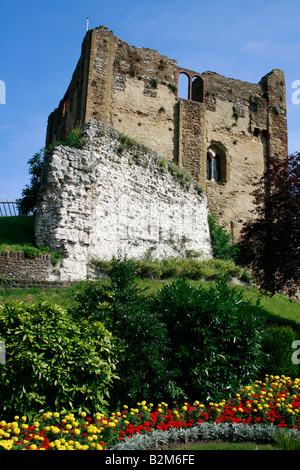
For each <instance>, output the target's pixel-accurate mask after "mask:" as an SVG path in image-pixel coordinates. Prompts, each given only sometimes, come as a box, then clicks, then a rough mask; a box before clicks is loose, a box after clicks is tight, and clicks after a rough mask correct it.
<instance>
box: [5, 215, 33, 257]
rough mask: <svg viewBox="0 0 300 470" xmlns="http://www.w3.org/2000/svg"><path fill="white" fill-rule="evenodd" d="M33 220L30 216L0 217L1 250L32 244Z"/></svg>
mask: <svg viewBox="0 0 300 470" xmlns="http://www.w3.org/2000/svg"><path fill="white" fill-rule="evenodd" d="M33 224H34V218H33V217H30V216H19V217H0V245H2V250H4V249H5V247H6V251H7V250H10V249H12V247H11V245H20V246H23V245H26V244H29V245H33V244H34V230H33Z"/></svg>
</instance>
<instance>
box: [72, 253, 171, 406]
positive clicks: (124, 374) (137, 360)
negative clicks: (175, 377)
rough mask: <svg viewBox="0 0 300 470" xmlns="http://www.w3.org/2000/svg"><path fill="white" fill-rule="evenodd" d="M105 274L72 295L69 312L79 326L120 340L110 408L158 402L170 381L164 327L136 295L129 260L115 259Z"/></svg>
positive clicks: (132, 269)
mask: <svg viewBox="0 0 300 470" xmlns="http://www.w3.org/2000/svg"><path fill="white" fill-rule="evenodd" d="M106 272H107V274H108V275H109V277H110V282H109V283H107V282H106V283H104V282H97V283H95V282H86V284H85V287H84V289H83V292H82V293H81V294H79V295H77V296H76V300H77V301H78V307H76V308H74V309H72V310H70V313H71V314H72V316H73V317H74V318H75V319H76V320H78V321H81V319H87V320H90V319H96V320H100V321H101V322H103V323H104V324H105V326H106V328H107V329H108V330H109V331H111V332H112V334H113V335H114V336H115V337H117V338H118V339H119V342H118V344H119V347H120V349H122V354H121V355H120V357H119V363H118V365H117V369H116V373H117V375H118V377H119V378H120V380H119V381H116V382H115V383H114V385H113V389H112V392H111V400H110V403H111V405H112V406H113V407H117V406H118V405H120V404H124V402H127V403H130V404H132V406H133V405H134V404H135V403H136V401H137V400H143V399H144V400H151V401H160V400H162V399H163V398H164V397H165V389H166V388H167V387H168V385H169V384H170V383H171V382H172V380H171V375H172V374H171V372H170V371H168V370H167V369H166V360H165V357H166V351H167V348H168V344H167V343H168V340H167V337H166V328H165V325H164V324H163V323H162V322H160V321H159V319H158V318H157V315H156V313H155V312H151V311H150V309H149V304H148V298H147V297H146V296H143V295H140V290H139V289H138V287H137V285H136V283H135V280H136V277H137V275H136V272H135V264H134V262H133V261H131V260H127V259H126V258H125V259H121V258H120V257H118V258H114V259H113V260H112V261H111V262H110V263H109V264H108V265H107V266H106Z"/></svg>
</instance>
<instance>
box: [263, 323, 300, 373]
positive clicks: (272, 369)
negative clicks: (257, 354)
mask: <svg viewBox="0 0 300 470" xmlns="http://www.w3.org/2000/svg"><path fill="white" fill-rule="evenodd" d="M298 338H299V336H298V335H297V333H296V332H295V331H294V330H293V328H292V327H290V326H288V325H284V326H282V325H272V326H269V327H268V328H266V331H265V333H264V337H263V342H262V347H263V350H264V352H265V353H266V359H265V361H264V371H265V373H268V374H273V373H274V374H276V375H286V376H287V377H291V378H293V379H294V378H297V377H298V376H299V371H300V369H299V365H298V364H294V363H293V361H292V354H293V352H294V351H293V349H292V344H293V342H294V341H296V340H297V339H298Z"/></svg>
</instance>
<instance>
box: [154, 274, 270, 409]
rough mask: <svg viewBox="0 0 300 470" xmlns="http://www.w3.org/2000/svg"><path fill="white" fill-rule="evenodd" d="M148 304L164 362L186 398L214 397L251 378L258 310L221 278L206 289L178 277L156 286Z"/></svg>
mask: <svg viewBox="0 0 300 470" xmlns="http://www.w3.org/2000/svg"><path fill="white" fill-rule="evenodd" d="M152 308H153V311H155V312H157V313H158V314H159V318H160V319H161V321H162V322H163V323H165V324H166V327H167V333H168V337H169V339H170V341H171V354H170V355H169V357H168V360H169V367H170V368H171V367H172V368H174V373H175V379H174V380H175V382H176V385H177V387H178V388H180V389H182V390H183V391H184V394H185V396H186V398H187V399H190V400H193V399H200V400H205V399H210V400H218V399H219V400H220V399H221V398H222V399H223V398H224V396H225V395H226V394H227V395H228V394H229V393H230V391H233V390H235V389H237V388H238V387H239V386H240V385H241V384H242V383H244V382H247V383H249V382H250V381H251V380H253V379H254V378H256V377H257V374H258V371H259V369H260V367H261V362H262V359H263V355H262V351H261V341H262V332H263V323H262V320H261V313H262V309H261V308H260V306H259V304H256V305H253V304H251V303H250V302H249V301H248V300H246V299H244V298H243V297H242V294H241V293H240V292H239V291H238V290H237V289H236V288H230V287H229V286H228V284H227V280H226V279H225V278H223V279H220V280H219V281H218V282H217V284H216V285H215V286H212V287H210V288H208V289H205V288H201V287H200V288H198V289H197V288H194V287H192V286H190V285H189V284H188V282H187V281H186V280H185V279H182V278H181V279H178V280H177V281H175V282H173V283H170V284H168V285H167V286H165V287H163V288H162V289H161V290H160V291H159V293H158V295H157V296H155V297H154V298H153V303H152Z"/></svg>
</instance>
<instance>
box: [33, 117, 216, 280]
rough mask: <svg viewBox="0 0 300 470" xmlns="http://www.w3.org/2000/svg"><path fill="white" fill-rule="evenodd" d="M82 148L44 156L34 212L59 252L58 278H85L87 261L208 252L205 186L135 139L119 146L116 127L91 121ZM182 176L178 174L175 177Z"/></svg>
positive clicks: (42, 238) (44, 239)
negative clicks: (123, 146) (40, 185)
mask: <svg viewBox="0 0 300 470" xmlns="http://www.w3.org/2000/svg"><path fill="white" fill-rule="evenodd" d="M85 136H86V138H87V142H86V144H85V145H84V147H83V149H81V150H78V149H71V148H68V147H63V146H60V147H57V148H56V149H55V150H54V152H53V153H52V155H51V156H50V157H49V161H48V164H47V167H46V169H45V174H44V184H43V189H42V192H41V198H40V201H39V204H38V210H37V215H36V225H35V232H36V241H37V244H38V246H49V247H50V249H51V250H52V251H61V252H62V253H63V255H64V257H63V259H62V260H61V262H60V266H59V268H58V275H59V277H60V279H62V280H67V279H70V280H71V281H73V280H76V279H84V278H85V277H86V275H87V274H88V265H89V261H90V260H91V259H94V258H100V259H111V258H112V256H114V255H117V254H118V251H119V250H120V251H121V253H123V254H126V255H127V256H128V257H130V258H139V259H141V258H145V257H147V256H151V257H152V258H153V259H160V258H163V257H168V256H180V255H184V254H186V253H187V252H188V251H193V252H196V253H198V254H199V256H200V257H202V258H204V259H205V258H209V257H211V245H210V234H209V227H208V221H207V205H206V196H205V194H203V193H202V194H199V187H198V185H197V184H196V183H195V182H194V181H193V180H192V179H191V178H190V177H189V178H187V179H186V180H183V179H182V175H183V172H182V170H181V173H180V174H179V175H178V174H177V175H176V174H175V173H174V165H173V167H172V168H171V170H172V171H173V173H172V171H169V170H168V165H167V162H166V160H164V159H162V158H161V157H160V156H159V155H158V154H157V153H156V152H154V151H148V150H147V149H145V148H144V147H142V146H140V145H133V146H132V147H128V148H127V149H123V151H120V150H119V147H120V134H119V132H118V131H116V130H114V129H112V128H110V127H108V126H106V125H104V124H101V123H99V122H97V121H90V122H89V123H88V124H87V126H86V128H85ZM180 178H181V182H180V181H179V179H180Z"/></svg>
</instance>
